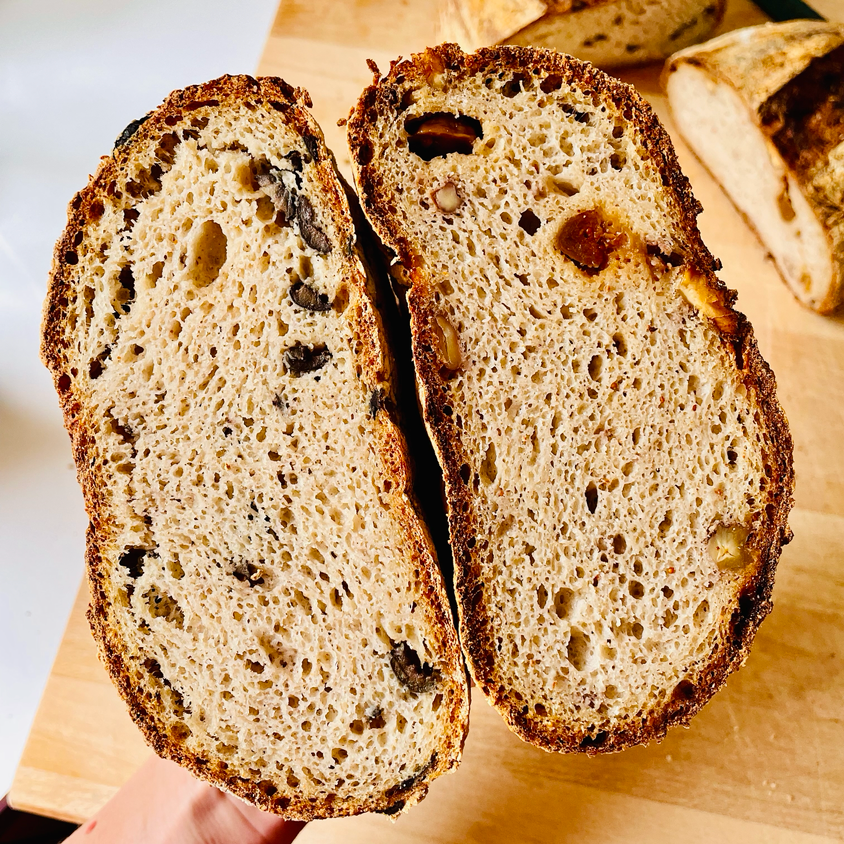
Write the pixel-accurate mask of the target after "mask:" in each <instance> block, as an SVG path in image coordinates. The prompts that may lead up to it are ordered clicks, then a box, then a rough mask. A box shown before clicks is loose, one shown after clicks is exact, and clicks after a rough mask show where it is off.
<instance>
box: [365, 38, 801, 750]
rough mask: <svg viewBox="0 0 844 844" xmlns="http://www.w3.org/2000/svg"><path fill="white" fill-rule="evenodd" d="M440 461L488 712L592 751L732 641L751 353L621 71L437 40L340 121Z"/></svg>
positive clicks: (651, 125) (755, 378)
mask: <svg viewBox="0 0 844 844" xmlns="http://www.w3.org/2000/svg"><path fill="white" fill-rule="evenodd" d="M348 126H349V128H348V132H349V141H350V146H351V150H352V154H353V155H352V159H353V164H354V167H355V176H356V182H357V185H358V188H359V192H360V196H361V202H362V205H363V208H364V211H365V212H366V214H367V215H368V216H369V218H370V220H371V222H372V224H373V227H374V228H375V230H376V232H377V233H378V234H379V236H380V237H381V238H382V240H383V241H384V243H385V244H386V245H387V246H388V247H389V248H390V249H391V250H393V252H394V254H395V264H394V270H393V273H394V277H395V279H396V281H397V283H398V284H399V285H401V286H402V289H403V290H404V295H405V297H406V302H407V308H408V312H409V318H410V327H411V331H412V334H413V352H414V358H415V362H416V365H417V371H418V387H419V391H420V398H421V402H422V405H423V409H424V416H425V420H426V423H427V425H428V427H429V431H430V434H431V437H432V439H433V440H434V443H435V446H436V448H437V450H438V453H439V457H440V461H441V463H442V465H443V469H444V474H445V489H446V497H447V502H448V510H449V521H450V531H451V541H452V546H453V551H454V557H455V580H456V591H457V595H458V603H459V608H460V620H461V628H460V633H461V641H462V645H463V648H464V652H465V654H466V656H467V659H468V662H469V667H470V670H471V672H472V674H473V676H474V679H475V681H476V683H477V684H478V686H479V687H480V688H481V689H482V690H483V692H484V694H485V695H487V697H488V698H489V700H490V702H491V703H492V704H494V705H495V706H496V707H497V708H498V709H499V710H500V711H501V713H502V714H503V716H504V717H505V719H506V720H507V722H508V724H509V725H510V726H511V728H512V729H514V730H515V731H516V732H517V733H518V734H519V735H520V736H522V737H523V738H525V739H526V740H528V741H531V742H534V743H535V744H537V745H539V746H541V747H544V748H546V749H553V750H582V751H586V752H588V753H596V752H599V751H606V750H618V749H621V748H623V747H626V746H629V745H632V744H636V743H639V742H646V741H648V740H651V739H653V738H659V737H661V736H662V735H663V734H664V733H665V731H666V729H667V727H668V726H670V725H672V724H678V723H686V722H687V721H688V720H689V719H690V718H691V717H692V715H693V714H694V713H695V712H697V711H698V710H699V709H700V707H701V706H703V704H704V703H706V701H707V700H708V699H709V698H710V697H711V695H712V694H713V693H714V692H715V691H716V690H717V689H718V688H720V686H721V685H723V683H724V682H725V679H726V677H727V675H728V674H729V673H730V672H731V671H732V670H734V669H735V668H737V667H738V666H739V665H741V663H742V662H743V661H744V659H745V658H746V656H747V654H748V649H749V647H750V645H751V642H752V640H753V637H754V635H755V633H756V630H757V628H758V626H759V624H760V622H761V621H762V619H763V618H764V616H765V615H766V614H767V612H768V611H769V610H770V607H771V602H770V598H771V589H772V586H773V575H774V569H775V566H776V562H777V559H778V557H779V553H780V548H781V545H782V544H784V543H785V542H786V541H787V540H788V538H789V535H790V532H789V530H788V527H787V524H786V520H787V515H788V512H789V509H790V507H791V504H792V485H793V473H792V463H791V439H790V435H789V432H788V428H787V424H786V420H785V418H784V415H783V413H782V410H781V408H780V406H779V404H778V403H777V399H776V396H775V382H774V377H773V375H772V373H771V372H770V370H769V368H768V367H767V365H766V364H765V362H764V360H763V359H762V358H761V356H760V355H759V352H758V350H757V347H756V343H755V341H754V338H753V332H752V329H751V327H750V325H749V324H748V322H747V320H746V319H745V318H744V316H743V315H741V314H740V313H738V312H736V311H734V310H733V309H732V302H733V300H734V298H735V294H734V293H733V292H732V291H729V290H727V289H726V288H725V287H724V285H723V284H722V283H721V282H720V281H719V280H718V279H717V278H716V276H715V275H714V273H713V267H714V266H715V265H716V262H715V261H714V259H713V258H712V256H711V254H710V253H709V252H708V251H707V249H706V247H705V246H704V245H703V243H702V242H701V239H700V234H699V232H698V230H697V227H696V222H695V217H696V215H697V213H698V212H699V210H700V208H699V205H698V204H697V202H696V201H695V200H694V198H693V196H692V194H691V191H690V189H689V185H688V183H687V181H686V179H685V177H684V176H683V175H682V173H681V172H680V169H679V167H678V165H677V161H676V158H675V155H674V152H673V149H672V147H671V144H670V141H669V139H668V137H667V135H666V133H665V131H664V130H663V129H662V127H661V126H660V124H659V123H658V121H657V119H656V117H655V116H654V114H653V112H652V111H651V109H650V108H649V106H648V105H647V104H646V103H645V102H644V101H643V100H642V99H641V98H640V97H639V96H638V95H637V94H636V93H635V92H634V91H633V89H632V88H630V87H629V86H626V85H623V84H621V83H619V82H617V81H615V80H613V79H611V78H610V77H608V76H606V75H605V74H603V73H601V72H600V71H597V70H595V69H594V68H593V67H591V66H590V65H587V64H584V63H582V62H579V61H577V60H574V59H570V58H568V57H565V56H561V55H559V54H555V53H552V52H551V51H543V50H528V49H523V48H513V47H501V48H496V49H485V50H480V51H478V52H477V53H475V54H474V55H469V56H467V55H464V54H463V53H461V52H460V50H459V49H458V48H457V47H456V46H455V45H444V46H442V47H438V48H436V49H434V50H429V51H427V52H425V53H423V54H420V55H417V56H414V57H413V58H412V59H411V60H409V61H402V62H398V63H395V64H394V65H393V66H392V67H391V69H390V72H389V73H388V74H387V76H386V77H384V78H381V79H379V78H378V77H377V76H376V79H375V81H374V84H373V85H372V86H371V87H369V88H368V89H367V90H366V91H365V92H364V94H363V96H362V97H361V99H360V101H359V103H358V105H357V107H356V108H355V109H354V111H353V113H352V116H351V118H350V120H349V124H348Z"/></svg>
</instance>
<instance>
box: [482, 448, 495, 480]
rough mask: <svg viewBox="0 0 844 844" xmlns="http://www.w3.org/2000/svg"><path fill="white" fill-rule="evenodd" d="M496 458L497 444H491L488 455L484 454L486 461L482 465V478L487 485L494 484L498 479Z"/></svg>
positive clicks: (487, 451) (487, 450)
mask: <svg viewBox="0 0 844 844" xmlns="http://www.w3.org/2000/svg"><path fill="white" fill-rule="evenodd" d="M495 458H496V454H495V443H490V444H489V445H488V446H487V449H486V454H484V459H483V462H482V463H481V478H483V480H484V481H485V482H486V483H492V482H493V481H494V480H495V479H496V478H497V477H498V466H497V465H496V462H495Z"/></svg>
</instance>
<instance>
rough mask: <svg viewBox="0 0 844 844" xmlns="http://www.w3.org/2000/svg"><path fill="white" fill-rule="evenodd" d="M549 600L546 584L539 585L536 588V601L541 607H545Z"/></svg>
mask: <svg viewBox="0 0 844 844" xmlns="http://www.w3.org/2000/svg"><path fill="white" fill-rule="evenodd" d="M547 602H548V590H547V589H546V588H545V587H544V586H541V585H540V586H539V588H538V589H537V590H536V603H537V604H539V609H544V607H545V604H546V603H547Z"/></svg>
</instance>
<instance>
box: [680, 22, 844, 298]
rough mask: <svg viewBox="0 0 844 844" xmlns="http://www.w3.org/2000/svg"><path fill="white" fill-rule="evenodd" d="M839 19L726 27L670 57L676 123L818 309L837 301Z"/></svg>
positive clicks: (842, 62)
mask: <svg viewBox="0 0 844 844" xmlns="http://www.w3.org/2000/svg"><path fill="white" fill-rule="evenodd" d="M842 79H844V27H842V26H841V25H838V24H831V23H825V22H820V21H791V22H787V23H781V24H765V25H763V26H758V27H750V28H747V29H742V30H736V31H734V32H730V33H727V34H726V35H723V36H721V37H719V38H716V39H713V40H712V41H709V42H707V43H706V44H701V45H699V46H696V47H691V48H689V49H687V50H683V51H682V52H679V53H677V54H676V55H674V56H672V57H671V59H670V60H669V61H668V63H667V64H666V69H665V72H664V76H663V82H664V85H665V87H666V90H667V92H668V99H669V103H670V105H671V109H672V112H673V114H674V117H675V120H676V123H677V126H678V129H679V130H680V133H681V134H682V136H683V138H684V139H685V140H686V142H687V143H688V144H689V146H690V147H691V149H692V150H693V152H694V153H695V154H696V155H697V156H698V158H699V159H700V160H701V161H702V162H703V164H704V166H706V167H707V169H708V170H709V171H710V172H711V173H712V175H713V177H714V178H715V179H716V180H717V181H718V182H719V183H720V184H721V186H722V188H723V189H724V191H725V193H726V194H727V195H728V196H729V197H730V199H731V200H732V201H733V203H734V204H735V206H736V208H737V209H738V210H739V212H740V213H741V214H742V216H743V217H744V218H745V220H746V221H747V222H748V224H749V225H750V226H751V227H752V228H753V229H754V230H755V232H756V233H757V235H758V237H759V239H760V240H761V241H762V243H763V244H764V246H765V247H766V248H767V249H768V250H769V251H770V253H771V255H772V256H773V258H774V261H775V263H776V266H777V269H778V270H779V272H780V274H781V276H782V278H783V280H784V281H785V282H786V284H787V285H788V287H789V289H790V290H791V291H792V293H793V294H794V296H795V297H796V298H797V299H798V301H800V302H801V303H802V304H804V305H806V306H807V307H810V308H812V309H813V310H815V311H817V312H818V313H822V314H827V313H831V312H832V311H834V310H836V309H838V308H839V307H840V306H841V303H842V301H844V210H842V196H844V116H842V110H841V98H842V95H844V83H843V82H842Z"/></svg>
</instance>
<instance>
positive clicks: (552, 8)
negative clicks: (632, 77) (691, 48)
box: [440, 0, 726, 67]
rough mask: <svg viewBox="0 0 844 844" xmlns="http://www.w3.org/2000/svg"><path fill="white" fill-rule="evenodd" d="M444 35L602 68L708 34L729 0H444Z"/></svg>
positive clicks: (664, 52) (470, 44) (470, 45)
mask: <svg viewBox="0 0 844 844" xmlns="http://www.w3.org/2000/svg"><path fill="white" fill-rule="evenodd" d="M440 2H441V8H440V18H441V23H440V30H441V32H440V35H441V37H442V39H443V40H446V41H451V40H453V41H456V42H457V43H458V44H460V46H461V47H462V48H463V49H464V50H476V49H477V48H479V47H484V46H488V45H491V44H497V43H499V42H504V41H506V42H507V43H509V44H518V45H521V46H524V47H550V48H551V49H554V50H559V51H560V52H562V53H569V54H571V55H572V56H577V58H579V59H585V60H587V61H590V62H592V63H593V64H596V65H598V66H599V67H620V66H624V65H633V64H642V63H644V62H649V61H654V60H657V59H664V58H665V57H666V56H668V55H670V54H671V53H673V52H674V51H675V50H679V49H682V48H683V47H686V46H688V45H689V44H695V43H697V42H698V41H702V40H703V39H704V38H707V37H708V36H709V35H711V34H712V32H713V31H714V29H715V27H717V26H718V24H719V23H720V22H721V19H722V18H723V16H724V8H725V6H726V0H528V2H514V0H440Z"/></svg>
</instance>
